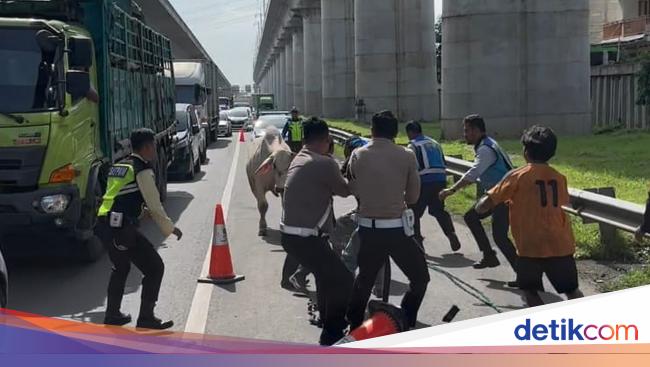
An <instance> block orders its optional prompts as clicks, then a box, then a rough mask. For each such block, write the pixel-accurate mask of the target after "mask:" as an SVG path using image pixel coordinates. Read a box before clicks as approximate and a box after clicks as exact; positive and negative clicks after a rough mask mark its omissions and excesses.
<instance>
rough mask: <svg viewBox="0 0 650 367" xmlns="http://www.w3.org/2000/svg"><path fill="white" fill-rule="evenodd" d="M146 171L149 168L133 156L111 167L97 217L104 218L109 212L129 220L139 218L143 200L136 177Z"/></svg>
mask: <svg viewBox="0 0 650 367" xmlns="http://www.w3.org/2000/svg"><path fill="white" fill-rule="evenodd" d="M146 169H150V166H149V165H148V164H147V163H145V162H143V161H142V160H141V159H139V158H138V157H134V156H130V157H128V158H126V159H125V160H123V161H121V162H119V163H117V164H115V165H113V167H111V169H110V171H109V173H108V182H107V184H106V194H104V198H103V201H102V205H101V207H100V208H99V213H98V215H99V216H100V217H105V216H108V214H109V213H111V212H117V213H122V214H123V215H124V216H125V217H126V218H129V219H131V220H135V219H137V218H139V217H140V215H141V214H142V207H143V206H144V198H143V197H142V193H141V192H140V188H139V187H138V183H137V181H136V177H137V176H138V173H140V172H141V171H143V170H146Z"/></svg>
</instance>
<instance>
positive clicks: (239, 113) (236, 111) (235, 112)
mask: <svg viewBox="0 0 650 367" xmlns="http://www.w3.org/2000/svg"><path fill="white" fill-rule="evenodd" d="M228 114H229V115H230V117H248V108H244V107H242V108H233V109H232V110H230V112H228Z"/></svg>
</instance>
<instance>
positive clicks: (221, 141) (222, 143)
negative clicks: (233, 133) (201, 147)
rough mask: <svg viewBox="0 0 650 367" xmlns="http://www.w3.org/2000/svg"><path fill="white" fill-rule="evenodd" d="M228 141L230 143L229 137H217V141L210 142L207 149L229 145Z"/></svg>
mask: <svg viewBox="0 0 650 367" xmlns="http://www.w3.org/2000/svg"><path fill="white" fill-rule="evenodd" d="M230 143H232V140H231V138H219V139H218V140H217V141H215V142H214V143H212V144H210V146H209V147H208V149H210V150H212V149H224V148H228V146H230Z"/></svg>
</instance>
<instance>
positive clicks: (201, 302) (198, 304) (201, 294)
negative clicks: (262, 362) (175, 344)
mask: <svg viewBox="0 0 650 367" xmlns="http://www.w3.org/2000/svg"><path fill="white" fill-rule="evenodd" d="M232 141H233V143H235V144H236V145H237V146H236V147H235V154H234V155H233V159H232V165H231V166H230V171H229V173H228V181H227V182H226V187H225V188H224V190H223V196H222V197H221V206H222V207H223V215H224V219H226V223H227V220H228V211H229V210H228V209H229V208H230V199H231V197H232V191H233V187H234V186H235V176H236V175H237V164H238V161H239V150H240V147H241V143H240V142H239V141H238V140H235V139H233V140H232ZM210 241H212V236H210ZM211 251H212V243H209V244H208V252H207V254H206V255H205V260H203V267H202V268H201V277H205V276H207V275H208V271H209V269H210V257H211ZM213 288H214V285H212V284H206V283H197V285H196V290H195V291H194V297H193V298H192V305H191V306H190V312H189V315H188V316H187V323H186V324H185V332H186V333H198V334H203V333H205V327H206V324H207V322H208V309H209V308H210V299H211V298H212V289H213Z"/></svg>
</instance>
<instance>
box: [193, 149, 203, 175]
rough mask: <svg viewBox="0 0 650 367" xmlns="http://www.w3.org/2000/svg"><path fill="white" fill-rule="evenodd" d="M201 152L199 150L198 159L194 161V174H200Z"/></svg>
mask: <svg viewBox="0 0 650 367" xmlns="http://www.w3.org/2000/svg"><path fill="white" fill-rule="evenodd" d="M201 155H202V153H201V151H200V150H199V159H197V160H196V163H195V164H194V173H197V172H201Z"/></svg>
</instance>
